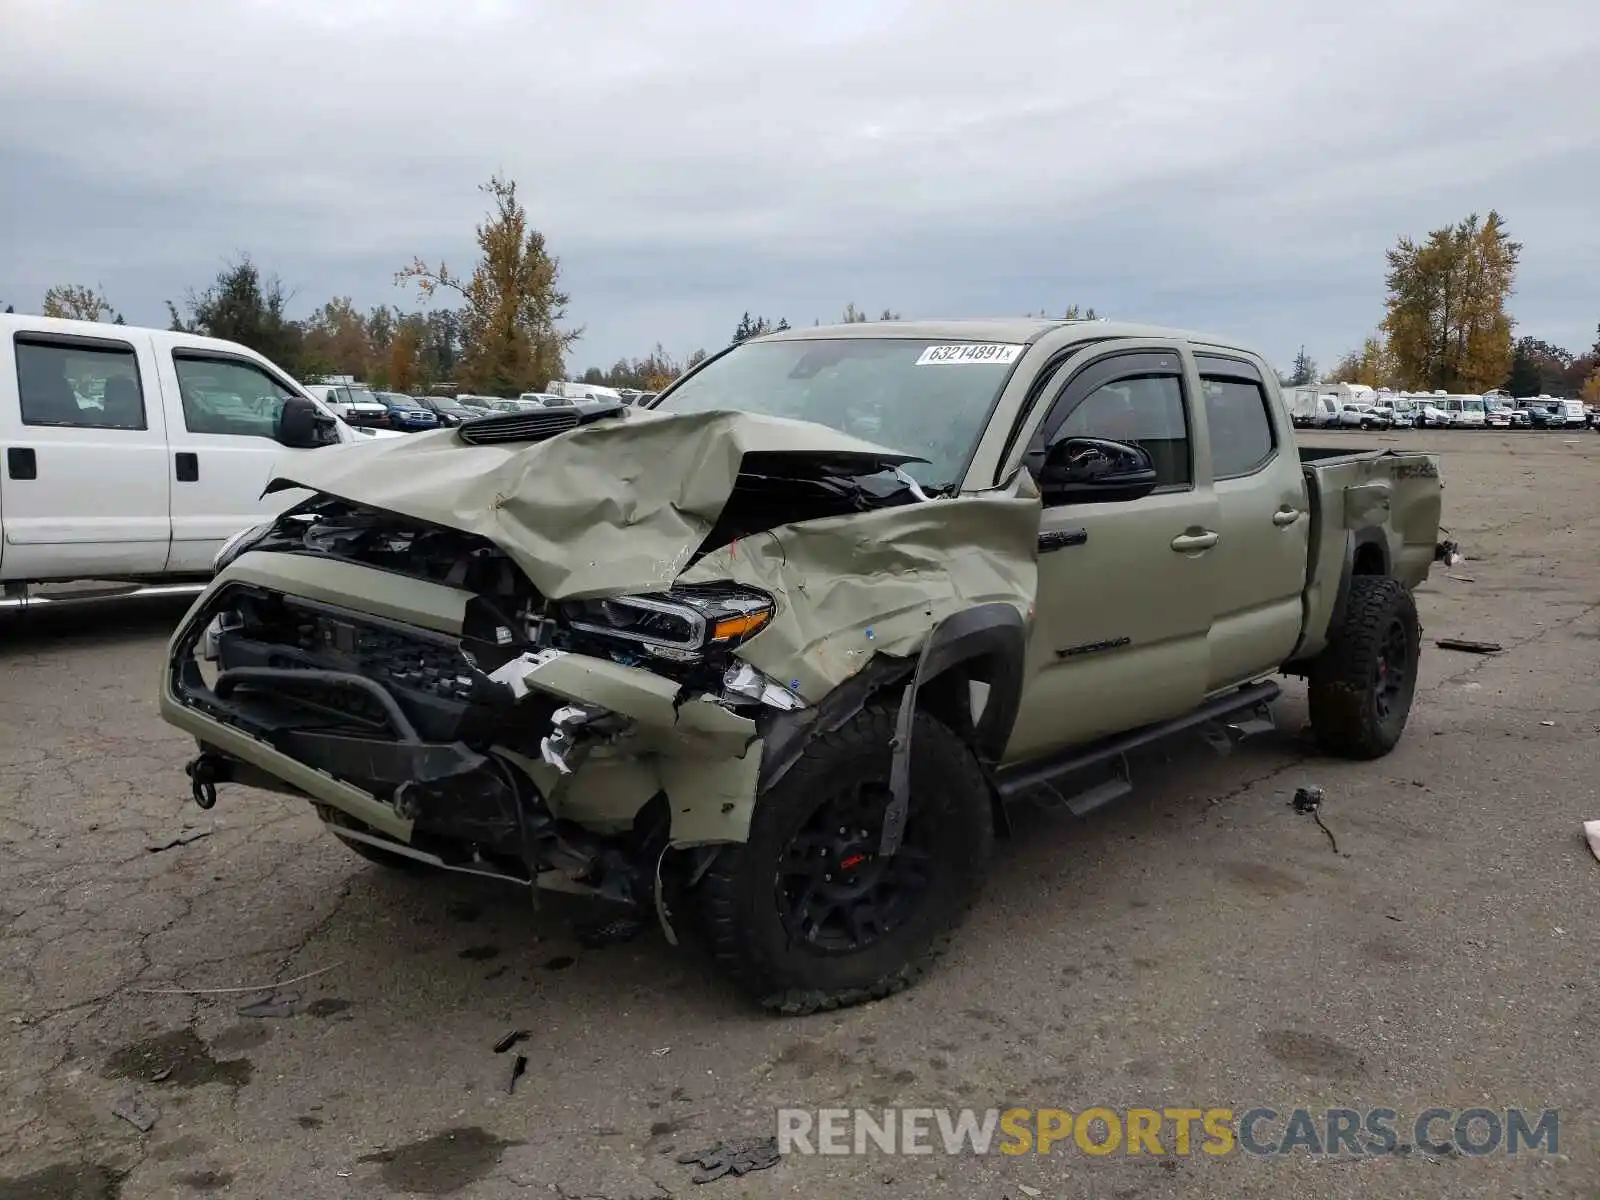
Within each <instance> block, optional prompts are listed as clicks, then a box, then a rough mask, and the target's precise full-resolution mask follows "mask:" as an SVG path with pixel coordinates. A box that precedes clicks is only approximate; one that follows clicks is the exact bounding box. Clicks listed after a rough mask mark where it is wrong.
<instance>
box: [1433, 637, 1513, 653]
mask: <svg viewBox="0 0 1600 1200" xmlns="http://www.w3.org/2000/svg"><path fill="white" fill-rule="evenodd" d="M1433 644H1434V645H1435V646H1437V647H1439V649H1441V650H1460V651H1462V652H1464V653H1466V654H1499V653H1500V651H1502V650H1504V649H1505V647H1504V646H1502V645H1501V644H1500V643H1499V642H1472V641H1468V640H1466V639H1465V638H1435V639H1434V643H1433Z"/></svg>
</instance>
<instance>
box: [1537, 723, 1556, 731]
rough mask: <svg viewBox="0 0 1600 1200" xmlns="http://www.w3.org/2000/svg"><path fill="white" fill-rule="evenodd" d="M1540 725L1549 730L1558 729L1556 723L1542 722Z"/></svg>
mask: <svg viewBox="0 0 1600 1200" xmlns="http://www.w3.org/2000/svg"><path fill="white" fill-rule="evenodd" d="M1539 724H1541V725H1543V726H1545V727H1547V728H1549V729H1554V728H1555V727H1556V723H1555V722H1554V721H1540V722H1539Z"/></svg>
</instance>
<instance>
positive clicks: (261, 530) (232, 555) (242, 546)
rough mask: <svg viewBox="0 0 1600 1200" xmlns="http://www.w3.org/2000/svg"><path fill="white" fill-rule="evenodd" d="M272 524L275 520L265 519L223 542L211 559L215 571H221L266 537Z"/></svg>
mask: <svg viewBox="0 0 1600 1200" xmlns="http://www.w3.org/2000/svg"><path fill="white" fill-rule="evenodd" d="M272 526H273V522H271V521H263V522H262V523H261V524H259V525H252V526H251V527H250V528H249V529H241V530H240V531H239V532H238V533H236V534H234V535H233V536H232V537H231V538H229V539H228V540H227V541H225V542H223V543H222V549H220V550H218V551H217V553H216V557H214V558H213V559H212V560H211V569H212V570H213V571H221V570H222V569H223V568H224V567H226V566H227V565H228V564H229V563H231V562H232V561H233V560H234V559H236V558H238V557H239V556H240V555H241V554H243V553H244V552H245V551H246V550H248V549H250V547H251V546H254V545H255V544H256V543H257V542H259V541H260V540H261V539H262V538H264V537H266V536H267V534H268V533H269V532H271V530H272Z"/></svg>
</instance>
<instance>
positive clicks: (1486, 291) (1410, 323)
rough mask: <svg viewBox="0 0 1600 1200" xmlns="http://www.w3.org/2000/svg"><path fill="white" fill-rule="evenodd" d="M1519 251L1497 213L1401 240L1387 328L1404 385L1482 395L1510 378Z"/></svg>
mask: <svg viewBox="0 0 1600 1200" xmlns="http://www.w3.org/2000/svg"><path fill="white" fill-rule="evenodd" d="M1521 255H1522V245H1521V243H1520V242H1513V241H1512V240H1511V238H1510V235H1509V234H1508V233H1507V232H1506V228H1505V221H1504V220H1503V218H1502V217H1501V216H1500V214H1499V213H1497V212H1493V211H1491V212H1490V213H1489V215H1488V217H1487V218H1485V219H1481V220H1480V218H1479V217H1478V215H1477V214H1476V213H1474V214H1472V215H1471V216H1470V217H1468V218H1466V219H1465V220H1463V221H1460V222H1458V223H1457V224H1455V225H1453V226H1447V227H1445V228H1442V229H1435V230H1433V231H1432V232H1431V233H1429V234H1428V236H1427V238H1426V239H1425V240H1423V241H1421V242H1416V241H1413V240H1412V239H1411V238H1409V237H1402V238H1401V239H1400V240H1399V241H1398V242H1397V243H1396V244H1395V246H1394V249H1392V250H1390V251H1389V252H1388V256H1387V257H1388V264H1389V269H1388V274H1387V276H1386V279H1385V283H1386V285H1387V287H1388V299H1387V307H1388V315H1387V316H1385V318H1384V321H1383V330H1384V332H1385V334H1386V335H1387V347H1388V350H1389V352H1390V354H1391V355H1392V356H1393V359H1394V367H1395V371H1396V373H1397V375H1398V378H1399V380H1400V382H1401V384H1402V385H1403V386H1404V387H1406V388H1410V389H1414V390H1420V391H1436V390H1439V389H1443V390H1444V391H1447V392H1465V393H1477V392H1484V391H1488V390H1489V389H1491V388H1495V387H1499V386H1500V385H1501V384H1502V383H1504V382H1505V380H1506V377H1507V376H1508V375H1509V374H1510V371H1511V364H1512V345H1511V327H1512V324H1513V322H1512V319H1511V316H1510V314H1509V313H1508V312H1507V311H1506V304H1507V302H1508V301H1509V300H1510V297H1511V294H1512V290H1513V283H1514V281H1515V277H1516V270H1517V263H1518V261H1519V260H1520V258H1521Z"/></svg>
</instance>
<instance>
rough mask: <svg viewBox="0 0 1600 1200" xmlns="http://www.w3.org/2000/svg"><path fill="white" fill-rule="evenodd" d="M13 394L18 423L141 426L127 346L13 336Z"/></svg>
mask: <svg viewBox="0 0 1600 1200" xmlns="http://www.w3.org/2000/svg"><path fill="white" fill-rule="evenodd" d="M14 344H15V346H16V353H17V396H18V399H19V400H20V401H21V407H22V423H23V424H24V425H56V426H61V427H63V428H69V429H145V428H148V425H147V423H146V420H145V411H144V388H143V387H142V385H141V383H140V380H139V359H138V356H137V355H136V354H134V352H133V347H132V346H129V345H126V344H124V343H118V342H94V343H89V342H78V341H65V340H63V341H54V340H45V339H33V338H29V337H26V336H25V335H21V334H19V335H18V336H17V338H16V340H15V343H14Z"/></svg>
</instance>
